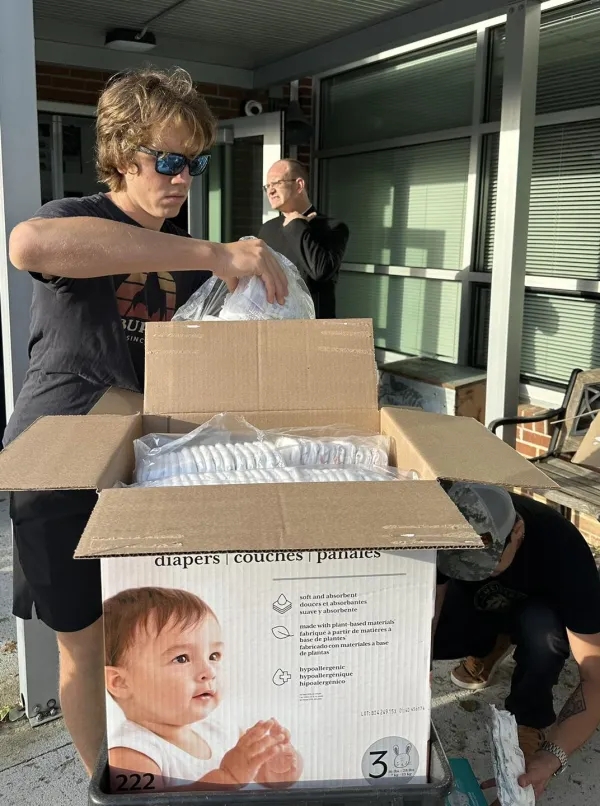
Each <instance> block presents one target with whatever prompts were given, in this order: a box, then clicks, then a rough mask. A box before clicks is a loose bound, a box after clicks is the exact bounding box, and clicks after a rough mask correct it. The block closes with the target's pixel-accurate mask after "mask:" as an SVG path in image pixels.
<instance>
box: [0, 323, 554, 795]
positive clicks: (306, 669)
mask: <svg viewBox="0 0 600 806" xmlns="http://www.w3.org/2000/svg"><path fill="white" fill-rule="evenodd" d="M222 411H227V412H234V413H239V414H242V415H243V416H244V417H245V418H246V419H247V420H248V421H249V422H250V423H252V424H253V425H255V426H257V427H259V428H274V427H296V426H304V427H309V428H315V427H318V426H323V425H332V424H336V423H340V424H342V423H343V424H346V425H350V426H352V427H354V428H356V430H357V432H360V433H364V432H365V431H369V432H370V433H382V434H385V435H388V436H389V437H391V446H392V448H391V456H390V463H391V464H393V465H396V466H397V467H398V468H400V469H403V470H412V471H416V473H417V474H418V477H419V480H413V481H390V482H386V483H372V482H339V483H327V484H319V483H301V484H300V483H299V484H250V485H226V486H197V487H168V488H165V487H163V488H160V487H158V488H157V487H151V488H128V487H125V486H115V485H119V484H121V485H122V484H123V483H124V484H129V483H130V482H131V479H132V473H133V469H134V452H133V441H134V439H136V438H138V437H141V436H142V435H144V434H148V433H154V432H159V433H187V432H189V431H191V430H193V429H194V428H195V427H196V426H197V425H198V424H201V423H203V422H205V421H207V420H208V419H209V418H211V417H212V416H213V415H214V414H216V413H219V412H222ZM440 479H461V480H473V481H479V482H488V483H493V484H499V485H504V486H513V485H515V486H519V487H526V488H538V489H541V488H544V487H549V486H552V482H550V481H549V480H548V479H547V477H546V476H545V475H544V474H543V473H542V472H541V471H539V470H538V469H537V468H535V467H533V466H532V465H530V464H529V463H528V462H527V461H526V460H524V459H523V458H522V457H520V456H519V455H518V454H517V453H515V452H514V451H513V450H512V449H510V448H509V447H508V446H507V445H505V444H504V443H503V442H501V441H500V440H499V439H497V438H496V437H494V436H493V435H492V434H490V433H489V432H488V431H487V430H486V429H485V428H484V427H483V426H482V425H480V424H479V423H478V422H476V421H475V420H472V419H468V418H463V417H461V418H455V417H450V416H445V415H438V414H427V413H423V412H420V411H416V410H409V409H406V410H404V409H395V408H383V409H381V411H380V410H379V409H378V403H377V371H376V364H375V353H374V344H373V331H372V324H371V322H370V320H350V321H287V322H235V323H226V322H217V323H208V322H207V323H198V324H196V323H170V324H149V325H148V328H147V331H146V389H145V395H144V397H143V400H142V398H141V396H140V397H138V396H136V395H132V394H130V393H127V392H122V391H118V390H112V391H110V392H109V393H107V395H106V396H105V397H104V398H103V399H102V400H101V401H100V403H99V405H98V406H97V407H96V408H95V409H94V410H93V411H92V413H90V415H88V416H85V417H75V416H67V417H46V418H43V419H41V420H39V421H37V422H36V423H35V424H34V425H33V426H31V428H29V429H28V430H27V431H26V432H25V433H24V434H23V435H22V436H21V437H20V438H19V439H17V440H16V441H15V442H13V443H12V444H11V445H10V446H9V447H8V449H7V450H6V451H5V452H4V453H3V454H2V455H0V487H1V488H4V489H14V490H16V489H56V488H66V489H71V488H73V489H79V488H81V489H83V488H84V489H96V490H98V491H99V497H98V502H97V505H96V507H95V509H94V511H93V513H92V516H91V519H90V521H89V523H88V526H87V528H86V530H85V533H84V535H83V537H82V539H81V542H80V544H79V547H78V549H77V553H76V556H77V557H79V558H81V562H86V558H100V559H101V561H102V562H101V566H102V579H103V597H104V606H105V644H106V684H107V712H108V726H107V727H108V739H109V748H110V752H109V763H110V766H111V780H112V786H113V789H114V790H115V791H152V790H158V789H163V790H176V789H177V788H179V787H184V788H188V789H216V788H221V787H223V786H225V787H228V786H231V787H240V788H242V787H270V788H273V787H283V788H284V787H289V786H294V787H307V788H310V787H316V786H319V787H322V786H323V785H324V784H326V785H327V786H331V787H344V786H348V785H350V784H352V785H353V786H356V785H357V784H360V785H364V786H365V787H371V786H381V785H382V784H383V785H388V786H389V785H390V784H392V785H396V784H397V785H398V786H402V785H406V784H409V783H411V782H414V783H424V782H426V781H427V771H428V741H429V727H430V690H429V669H430V652H431V622H432V615H433V604H434V591H435V549H437V548H458V547H472V548H478V547H481V545H482V544H481V541H480V539H479V537H478V536H477V535H476V534H475V532H473V531H472V529H471V527H470V526H469V524H468V523H467V522H466V521H465V520H464V518H463V517H462V515H461V514H460V513H459V511H458V510H457V509H456V508H455V506H454V504H453V503H452V501H451V500H450V499H449V498H448V496H447V495H446V493H445V492H444V490H443V488H442V486H441V485H440V483H439V480H440Z"/></svg>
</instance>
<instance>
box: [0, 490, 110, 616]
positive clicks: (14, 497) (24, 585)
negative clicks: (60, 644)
mask: <svg viewBox="0 0 600 806" xmlns="http://www.w3.org/2000/svg"><path fill="white" fill-rule="evenodd" d="M97 500H98V497H97V495H96V492H95V491H93V490H53V491H43V492H39V491H34V492H16V493H11V497H10V516H11V518H12V521H13V530H14V574H13V613H14V615H15V616H19V617H20V618H23V619H30V618H31V615H32V607H33V605H35V609H36V613H37V616H38V618H39V619H40V620H41V621H43V622H44V623H45V624H47V625H48V627H50V628H51V629H53V630H56V631H57V632H77V631H78V630H83V629H84V628H85V627H89V626H90V625H91V624H93V623H94V622H95V621H96V620H97V619H98V618H100V616H101V615H102V590H101V585H100V561H99V560H75V559H73V554H74V553H75V549H76V548H77V544H78V543H79V540H80V538H81V535H82V534H83V530H84V529H85V526H86V524H87V522H88V519H89V517H90V515H91V512H92V509H93V508H94V506H95V504H96V501H97Z"/></svg>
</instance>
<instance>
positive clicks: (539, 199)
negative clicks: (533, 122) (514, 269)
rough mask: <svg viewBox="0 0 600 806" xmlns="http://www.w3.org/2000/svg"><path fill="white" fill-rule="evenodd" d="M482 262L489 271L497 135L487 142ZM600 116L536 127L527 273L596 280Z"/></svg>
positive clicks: (598, 264) (599, 232)
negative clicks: (557, 124) (486, 186)
mask: <svg viewBox="0 0 600 806" xmlns="http://www.w3.org/2000/svg"><path fill="white" fill-rule="evenodd" d="M488 146H489V148H488V151H489V163H488V164H489V174H488V200H487V205H486V207H487V211H486V221H485V230H484V247H483V257H482V265H481V268H482V269H483V270H484V271H491V268H492V258H493V248H494V244H493V237H494V225H495V218H496V192H497V183H498V136H497V135H492V136H491V137H490V138H489V143H488ZM599 254H600V119H598V120H587V121H579V122H575V123H564V124H561V125H559V126H544V127H540V128H538V130H537V132H536V135H535V142H534V150H533V166H532V178H531V200H530V206H529V233H528V241H527V265H526V270H527V274H530V275H539V276H546V277H565V278H567V277H573V278H581V279H586V280H600V262H599Z"/></svg>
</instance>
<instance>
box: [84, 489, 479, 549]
mask: <svg viewBox="0 0 600 806" xmlns="http://www.w3.org/2000/svg"><path fill="white" fill-rule="evenodd" d="M309 515H310V517H308V516H309ZM481 546H482V543H481V540H480V539H479V537H478V536H477V535H476V534H475V532H474V531H473V530H472V529H471V527H470V526H469V524H468V523H467V521H466V520H465V519H464V518H463V517H462V515H461V514H460V512H459V511H458V509H457V508H456V507H455V506H454V504H453V503H452V501H450V499H449V498H448V496H447V495H446V494H445V493H444V491H443V490H442V488H441V487H440V485H439V484H438V483H437V482H427V481H414V482H413V481H398V482H345V483H336V482H328V483H326V484H322V483H321V484H319V483H315V484H250V485H226V486H214V487H212V486H211V487H208V486H207V487H169V488H165V487H154V488H138V489H126V488H116V489H112V490H105V491H104V492H102V493H101V494H100V499H99V501H98V504H97V505H96V507H95V509H94V512H93V513H92V516H91V518H90V520H89V522H88V525H87V527H86V530H85V532H84V534H83V537H82V539H81V541H80V543H79V546H78V548H77V551H76V555H75V556H76V557H110V556H120V555H136V554H187V553H194V552H230V551H272V550H275V551H277V550H298V551H299V550H307V551H309V550H324V549H339V550H343V549H349V550H352V549H355V550H358V549H361V548H362V549H369V548H372V549H376V548H378V549H397V548H431V547H446V548H458V547H466V548H481Z"/></svg>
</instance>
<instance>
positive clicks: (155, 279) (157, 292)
mask: <svg viewBox="0 0 600 806" xmlns="http://www.w3.org/2000/svg"><path fill="white" fill-rule="evenodd" d="M115 285H116V294H117V306H118V308H119V314H120V315H121V318H122V320H123V328H124V329H125V334H126V336H127V340H128V341H129V342H134V343H139V344H143V343H144V330H145V328H146V322H168V321H170V320H171V319H172V318H173V314H174V313H175V307H176V302H175V279H174V278H173V275H172V274H170V272H160V273H159V274H147V273H146V272H143V273H138V274H130V275H129V276H128V277H125V278H124V279H123V280H122V281H121V283H116V284H115Z"/></svg>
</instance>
